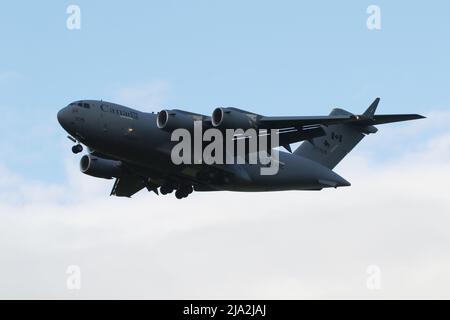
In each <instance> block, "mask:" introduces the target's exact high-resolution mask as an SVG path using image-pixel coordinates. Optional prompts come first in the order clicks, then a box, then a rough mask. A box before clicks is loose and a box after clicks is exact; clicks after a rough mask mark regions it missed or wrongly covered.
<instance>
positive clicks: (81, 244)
mask: <svg viewBox="0 0 450 320" xmlns="http://www.w3.org/2000/svg"><path fill="white" fill-rule="evenodd" d="M405 130H406V129H405ZM376 138H379V137H376ZM376 138H373V139H376ZM363 143H364V142H363ZM380 152H382V151H380ZM449 160H450V135H449V134H446V133H441V134H439V135H436V136H433V137H431V138H429V139H428V140H427V142H426V143H425V142H424V143H423V144H422V145H421V146H420V148H417V149H414V148H413V149H407V150H405V153H404V154H402V156H401V157H398V158H395V159H393V160H390V161H385V162H383V163H375V162H373V161H372V160H371V159H370V158H367V157H365V156H364V155H363V154H360V153H358V152H357V151H356V152H355V153H352V154H351V156H349V157H348V158H347V159H345V160H344V162H343V163H342V165H341V166H340V167H339V169H338V172H339V173H340V174H341V175H342V176H344V177H345V178H347V179H348V180H349V181H351V182H352V186H351V187H349V188H341V189H337V190H324V191H321V192H282V193H280V192H275V193H260V194H258V193H230V192H222V193H194V194H193V195H191V196H190V197H189V198H188V199H186V200H182V201H178V200H176V199H175V198H174V197H173V195H170V196H166V197H162V196H161V197H157V196H155V195H154V194H153V193H145V192H142V193H140V194H139V195H138V196H137V197H135V198H133V199H119V198H114V197H109V196H108V193H109V190H110V187H111V184H112V182H111V181H110V182H108V181H102V180H96V179H94V178H90V177H87V176H84V175H82V174H81V173H79V172H77V171H76V170H77V167H76V163H75V162H74V160H68V161H67V170H68V182H67V183H66V184H64V185H48V184H45V183H39V182H32V181H27V180H26V178H24V177H21V176H20V175H17V174H13V173H10V172H8V170H6V169H4V168H3V169H1V170H0V171H1V172H0V173H1V174H0V199H1V203H0V212H1V213H0V239H1V240H0V252H2V254H1V256H0V266H1V267H0V268H1V269H0V270H1V273H0V284H1V285H0V297H2V298H225V299H226V298H351V297H353V298H375V299H377V298H450V291H449V290H448V288H449V286H450V273H449V272H448V270H450V252H449V250H448V248H449V246H450V234H449V232H448V230H449V229H450V197H448V190H450V188H449V187H450V161H449ZM73 264H75V265H79V266H80V267H81V271H82V288H81V290H80V291H69V290H67V289H66V287H65V284H66V274H65V271H66V268H67V267H68V266H69V265H73ZM373 264H375V265H377V266H379V267H380V268H381V277H382V278H381V282H382V288H381V290H379V291H370V290H368V289H367V288H366V279H367V276H368V275H367V273H366V268H367V266H369V265H373Z"/></svg>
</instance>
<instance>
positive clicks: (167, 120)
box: [156, 110, 194, 132]
mask: <svg viewBox="0 0 450 320" xmlns="http://www.w3.org/2000/svg"><path fill="white" fill-rule="evenodd" d="M156 125H157V126H158V128H160V129H162V130H164V131H168V132H172V131H173V130H175V129H179V128H183V129H188V130H189V129H191V128H193V127H194V120H193V119H192V117H189V116H188V115H186V114H184V113H183V112H180V111H177V110H161V111H160V112H158V116H157V117H156Z"/></svg>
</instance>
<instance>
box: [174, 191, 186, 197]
mask: <svg viewBox="0 0 450 320" xmlns="http://www.w3.org/2000/svg"><path fill="white" fill-rule="evenodd" d="M175 197H176V198H177V199H183V198H184V193H183V191H182V190H181V189H180V190H177V191H175Z"/></svg>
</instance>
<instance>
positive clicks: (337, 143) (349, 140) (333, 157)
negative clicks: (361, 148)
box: [294, 98, 423, 169]
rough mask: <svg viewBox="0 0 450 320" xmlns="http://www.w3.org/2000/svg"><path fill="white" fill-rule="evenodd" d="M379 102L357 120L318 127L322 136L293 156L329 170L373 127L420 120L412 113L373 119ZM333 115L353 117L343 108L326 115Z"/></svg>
mask: <svg viewBox="0 0 450 320" xmlns="http://www.w3.org/2000/svg"><path fill="white" fill-rule="evenodd" d="M379 102H380V98H376V99H375V101H374V102H373V103H372V104H371V105H370V106H369V108H367V110H366V111H365V112H364V113H363V114H362V115H360V116H356V119H357V120H356V121H354V122H351V123H344V124H335V125H329V126H322V128H323V129H324V131H325V135H323V136H320V137H317V138H313V139H311V140H308V141H304V142H303V143H302V144H301V145H300V146H299V147H298V148H297V150H295V151H294V154H296V155H299V156H302V157H305V158H308V159H310V160H313V161H316V162H319V163H321V164H322V165H324V166H325V167H327V168H330V169H333V168H334V167H335V166H336V165H337V164H338V163H339V162H340V161H341V160H342V159H343V158H344V157H345V156H346V155H347V154H348V153H349V152H350V151H351V150H352V149H353V148H354V147H355V146H356V145H357V144H358V143H359V142H360V141H361V140H362V139H363V138H364V136H365V135H367V134H370V133H376V132H377V131H378V129H377V128H375V127H374V126H373V125H375V124H382V123H389V122H397V121H406V120H413V119H420V118H423V116H420V115H416V114H407V115H378V116H376V115H375V111H376V109H377V106H378V103H379ZM337 115H353V114H352V113H350V112H348V111H346V110H343V109H333V110H332V111H331V113H330V116H337Z"/></svg>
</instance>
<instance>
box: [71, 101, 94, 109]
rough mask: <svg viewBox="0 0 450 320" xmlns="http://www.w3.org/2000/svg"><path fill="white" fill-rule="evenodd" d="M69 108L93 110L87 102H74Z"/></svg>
mask: <svg viewBox="0 0 450 320" xmlns="http://www.w3.org/2000/svg"><path fill="white" fill-rule="evenodd" d="M69 106H77V107H80V108H85V109H90V108H91V105H90V104H89V103H86V102H72V103H71V104H69Z"/></svg>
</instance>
